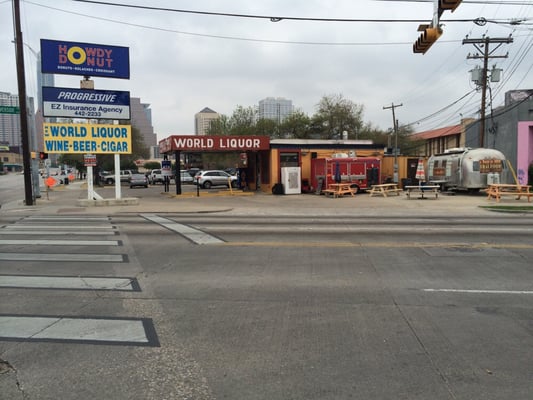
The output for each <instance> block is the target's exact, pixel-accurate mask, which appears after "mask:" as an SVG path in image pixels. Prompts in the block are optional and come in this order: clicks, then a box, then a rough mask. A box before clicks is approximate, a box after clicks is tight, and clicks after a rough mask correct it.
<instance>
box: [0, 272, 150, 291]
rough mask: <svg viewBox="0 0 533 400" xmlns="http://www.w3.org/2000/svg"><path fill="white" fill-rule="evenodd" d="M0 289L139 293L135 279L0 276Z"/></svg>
mask: <svg viewBox="0 0 533 400" xmlns="http://www.w3.org/2000/svg"><path fill="white" fill-rule="evenodd" d="M0 287H4V288H23V289H66V290H116V291H128V292H139V291H140V286H139V282H137V280H136V279H135V278H113V277H109V278H108V277H83V276H48V275H47V276H42V275H0Z"/></svg>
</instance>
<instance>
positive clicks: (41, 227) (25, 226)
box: [4, 223, 115, 231]
mask: <svg viewBox="0 0 533 400" xmlns="http://www.w3.org/2000/svg"><path fill="white" fill-rule="evenodd" d="M68 228H72V224H68V225H30V224H21V223H18V224H17V225H5V226H4V229H39V230H40V231H46V230H49V229H50V230H51V229H68ZM76 229H78V230H84V229H102V230H109V229H115V227H114V226H113V225H76Z"/></svg>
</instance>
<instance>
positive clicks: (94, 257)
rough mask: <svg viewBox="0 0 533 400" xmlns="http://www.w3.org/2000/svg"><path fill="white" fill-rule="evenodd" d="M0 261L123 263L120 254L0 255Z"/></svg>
mask: <svg viewBox="0 0 533 400" xmlns="http://www.w3.org/2000/svg"><path fill="white" fill-rule="evenodd" d="M0 260H1V261H7V260H9V261H77V262H81V261H86V262H124V256H123V255H122V254H32V253H0Z"/></svg>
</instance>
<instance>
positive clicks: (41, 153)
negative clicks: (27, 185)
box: [39, 151, 48, 160]
mask: <svg viewBox="0 0 533 400" xmlns="http://www.w3.org/2000/svg"><path fill="white" fill-rule="evenodd" d="M47 158H48V153H45V152H44V151H40V152H39V160H46V159H47Z"/></svg>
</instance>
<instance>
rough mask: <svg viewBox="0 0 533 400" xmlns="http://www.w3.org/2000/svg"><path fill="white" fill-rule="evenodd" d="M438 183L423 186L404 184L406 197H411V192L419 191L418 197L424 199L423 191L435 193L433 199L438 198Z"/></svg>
mask: <svg viewBox="0 0 533 400" xmlns="http://www.w3.org/2000/svg"><path fill="white" fill-rule="evenodd" d="M439 189H440V186H439V185H425V186H405V190H406V194H407V198H409V199H410V198H411V193H419V194H420V197H419V199H425V198H426V197H424V193H433V194H435V199H438V198H439Z"/></svg>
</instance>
